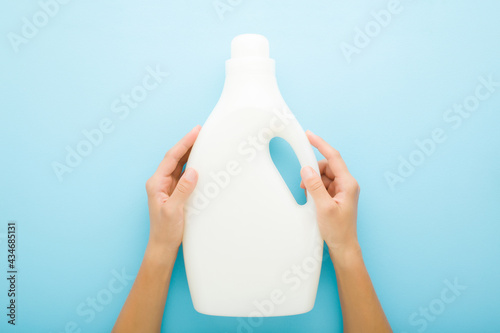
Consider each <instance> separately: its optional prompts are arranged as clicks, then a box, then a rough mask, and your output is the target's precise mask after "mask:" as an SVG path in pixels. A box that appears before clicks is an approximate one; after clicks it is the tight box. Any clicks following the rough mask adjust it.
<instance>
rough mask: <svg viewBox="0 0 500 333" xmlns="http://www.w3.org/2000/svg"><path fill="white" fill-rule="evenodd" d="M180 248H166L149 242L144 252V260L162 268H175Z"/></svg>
mask: <svg viewBox="0 0 500 333" xmlns="http://www.w3.org/2000/svg"><path fill="white" fill-rule="evenodd" d="M178 251H179V247H172V246H166V245H163V244H157V243H154V242H148V245H147V246H146V251H145V252H144V260H145V261H147V262H149V263H151V264H157V265H161V266H173V265H174V263H175V259H176V258H177V253H178Z"/></svg>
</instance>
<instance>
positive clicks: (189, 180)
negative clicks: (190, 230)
mask: <svg viewBox="0 0 500 333" xmlns="http://www.w3.org/2000/svg"><path fill="white" fill-rule="evenodd" d="M197 181H198V173H197V172H196V171H195V170H194V169H192V168H187V169H186V170H185V171H184V174H183V175H182V177H181V179H179V182H178V183H177V186H176V187H175V189H174V192H173V193H172V195H171V196H170V201H171V202H172V203H173V204H174V205H184V204H185V203H186V201H187V199H188V198H189V196H190V195H191V193H193V191H194V188H195V187H196V182H197Z"/></svg>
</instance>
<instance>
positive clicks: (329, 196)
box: [300, 131, 360, 259]
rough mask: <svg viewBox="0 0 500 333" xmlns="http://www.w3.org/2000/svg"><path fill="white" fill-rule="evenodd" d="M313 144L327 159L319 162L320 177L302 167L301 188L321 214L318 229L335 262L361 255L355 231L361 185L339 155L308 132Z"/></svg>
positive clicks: (323, 141) (310, 169)
mask: <svg viewBox="0 0 500 333" xmlns="http://www.w3.org/2000/svg"><path fill="white" fill-rule="evenodd" d="M306 135H307V137H308V139H309V142H310V143H311V145H313V146H314V147H316V148H317V149H318V150H319V152H320V153H321V154H322V155H323V156H324V157H325V158H326V159H324V160H321V161H319V170H320V174H321V175H318V174H317V173H316V171H314V169H313V168H311V167H309V166H307V167H304V168H302V170H301V176H302V182H301V184H300V185H301V187H302V188H305V189H307V191H308V192H309V193H310V195H311V196H312V198H313V199H314V202H315V203H316V210H317V214H318V226H319V230H320V232H321V236H322V237H323V239H324V240H325V242H326V244H327V246H328V248H329V250H330V254H331V256H332V259H335V258H336V257H338V256H341V255H343V254H344V253H346V252H352V251H355V252H358V251H360V249H359V244H358V238H357V232H356V220H357V210H358V197H359V192H360V188H359V185H358V182H357V181H356V179H354V177H353V176H352V175H351V174H350V173H349V170H348V169H347V166H346V164H345V162H344V160H343V159H342V157H341V156H340V154H339V152H338V151H337V150H335V149H334V148H332V147H331V146H330V145H329V144H328V143H327V142H326V141H325V140H323V139H322V138H321V137H319V136H318V135H316V134H313V133H312V132H311V131H306Z"/></svg>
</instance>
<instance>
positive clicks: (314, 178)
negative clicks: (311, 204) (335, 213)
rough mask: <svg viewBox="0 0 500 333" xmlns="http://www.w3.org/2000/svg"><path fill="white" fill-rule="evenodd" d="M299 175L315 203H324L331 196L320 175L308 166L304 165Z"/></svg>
mask: <svg viewBox="0 0 500 333" xmlns="http://www.w3.org/2000/svg"><path fill="white" fill-rule="evenodd" d="M300 176H301V177H302V182H303V183H304V185H305V187H306V190H307V191H308V192H309V193H310V194H311V196H312V198H313V199H314V201H315V202H316V203H317V204H320V203H326V201H327V200H330V199H331V197H330V195H329V194H328V191H327V190H326V188H325V185H324V184H323V181H322V180H321V177H320V176H319V175H318V174H317V173H316V171H314V169H313V168H311V167H310V166H305V167H303V168H302V170H300Z"/></svg>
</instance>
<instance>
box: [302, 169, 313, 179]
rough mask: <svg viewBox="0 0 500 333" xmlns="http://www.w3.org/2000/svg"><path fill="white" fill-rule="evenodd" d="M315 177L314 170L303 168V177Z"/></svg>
mask: <svg viewBox="0 0 500 333" xmlns="http://www.w3.org/2000/svg"><path fill="white" fill-rule="evenodd" d="M313 176H314V170H313V169H312V168H311V167H310V166H306V167H303V168H302V177H304V178H305V179H309V178H311V177H313Z"/></svg>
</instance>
